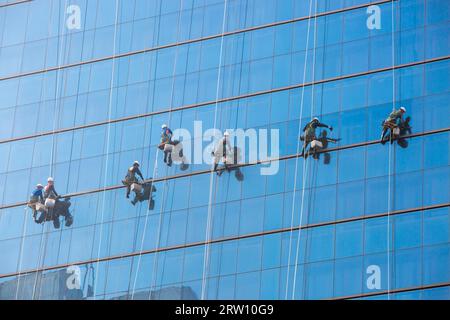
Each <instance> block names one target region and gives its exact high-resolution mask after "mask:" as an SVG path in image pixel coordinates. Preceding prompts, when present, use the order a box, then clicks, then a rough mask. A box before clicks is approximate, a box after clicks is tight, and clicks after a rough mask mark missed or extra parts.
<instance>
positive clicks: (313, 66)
mask: <svg viewBox="0 0 450 320" xmlns="http://www.w3.org/2000/svg"><path fill="white" fill-rule="evenodd" d="M316 47H317V0H315V5H314V44H313V64H312V71H311V72H312V83H313V85H312V87H311V115H310V116H311V119H312V117H313V112H314V103H315V100H314V89H315V85H314V82H315V70H316ZM305 141H306V137H305ZM305 154H306V151H305ZM307 161H308V160H307V159H305V161H304V163H305V166H306V171H304V172H305V174H304V176H303V178H304V179H303V189H302V204H301V208H300V220H299V222H298V223H299V231H298V237H297V248H296V253H295V264H294V279H293V285H292V300H294V298H295V286H296V283H297V270H298V259H299V255H300V251H299V247H300V238H301V234H302V228H300V226H301V224H302V220H303V207H304V204H303V202H304V196H305V188H306V183H305V181H306V176H307V175H308V165H307ZM316 165H317V163H316ZM312 170H313V178H314V166H313V168H312ZM312 183H314V179H313V180H312ZM294 192H295V191H294ZM309 192H310V193H311V192H312V186H311V188H310V190H309ZM308 213H309V212H307V213H306V214H307V215H308ZM305 254H306V252H305Z"/></svg>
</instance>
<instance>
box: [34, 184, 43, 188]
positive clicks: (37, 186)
mask: <svg viewBox="0 0 450 320" xmlns="http://www.w3.org/2000/svg"><path fill="white" fill-rule="evenodd" d="M36 188H38V189H42V188H44V186H43V185H42V184H40V183H38V184H37V185H36Z"/></svg>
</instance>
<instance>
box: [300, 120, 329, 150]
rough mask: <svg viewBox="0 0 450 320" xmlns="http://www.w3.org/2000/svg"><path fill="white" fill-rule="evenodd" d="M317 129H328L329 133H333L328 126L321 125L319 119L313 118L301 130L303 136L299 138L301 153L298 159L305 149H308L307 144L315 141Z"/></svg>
mask: <svg viewBox="0 0 450 320" xmlns="http://www.w3.org/2000/svg"><path fill="white" fill-rule="evenodd" d="M317 128H328V129H329V130H330V131H333V127H331V126H328V125H326V124H324V123H321V122H320V121H319V118H317V117H314V118H313V119H312V120H311V121H310V122H308V123H307V124H306V126H305V127H304V128H303V135H302V136H301V137H300V139H301V140H302V141H303V149H302V153H301V154H300V157H302V156H304V155H305V151H306V148H307V147H308V145H309V143H311V142H312V141H314V140H317V137H316V129H317Z"/></svg>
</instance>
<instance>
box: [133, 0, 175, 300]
mask: <svg viewBox="0 0 450 320" xmlns="http://www.w3.org/2000/svg"><path fill="white" fill-rule="evenodd" d="M182 12H183V0H181V2H180V9H179V14H178V21H177V39H176V43H178V42H179V41H180V39H179V38H180V34H181V16H182ZM178 54H179V46H176V51H175V58H174V64H173V70H172V79H173V80H172V87H171V96H170V110H169V121H168V126H169V128H170V125H171V123H170V122H171V120H172V108H173V104H174V96H175V81H176V77H175V75H176V71H177V64H178ZM155 70H156V68H155ZM158 155H159V148H158V146H156V155H155V165H154V167H153V175H152V180H153V179H155V178H156V175H157V174H158ZM168 170H169V167H166V172H165V175H167V173H168ZM153 186H154V185H153V183H152V186H151V188H152V189H153ZM165 190H166V181H164V185H163V190H162V192H161V194H162V196H163V197H162V199H161V206H160V212H159V215H160V216H159V218H160V219H159V223H158V232H157V240H156V241H157V243H156V248H158V247H159V245H160V235H161V226H162V218H163V209H164V207H163V203H164V198H165ZM152 194H153V192H152V190H151V191H150V199H149V201H151V200H152ZM149 213H150V206H149V207H147V210H146V214H145V222H144V230H143V232H142V239H141V245H140V249H139V255H138V262H137V267H136V272H135V277H134V281H133V289H132V293H131V300H133V299H134V294H135V292H136V284H137V278H138V274H139V268H140V264H141V258H142V252H143V251H144V240H145V235H146V233H147V226H148V218H149ZM156 260H157V254H156V255H155V259H154V263H157V262H156ZM155 273H156V271H155V268H153V274H152V277H153V276H154V275H155ZM152 284H153V278H152V281H151V285H152ZM151 291H152V290H151V288H150V290H149V298H151Z"/></svg>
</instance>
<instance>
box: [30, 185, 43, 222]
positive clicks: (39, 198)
mask: <svg viewBox="0 0 450 320" xmlns="http://www.w3.org/2000/svg"><path fill="white" fill-rule="evenodd" d="M43 189H44V186H43V185H42V184H40V183H38V184H37V185H36V189H35V190H34V191H33V192H32V193H31V196H30V200H29V201H28V206H29V207H30V208H31V209H32V210H33V219H34V221H35V222H37V220H36V216H37V209H36V205H37V204H38V203H41V204H43V203H44V193H43Z"/></svg>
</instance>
